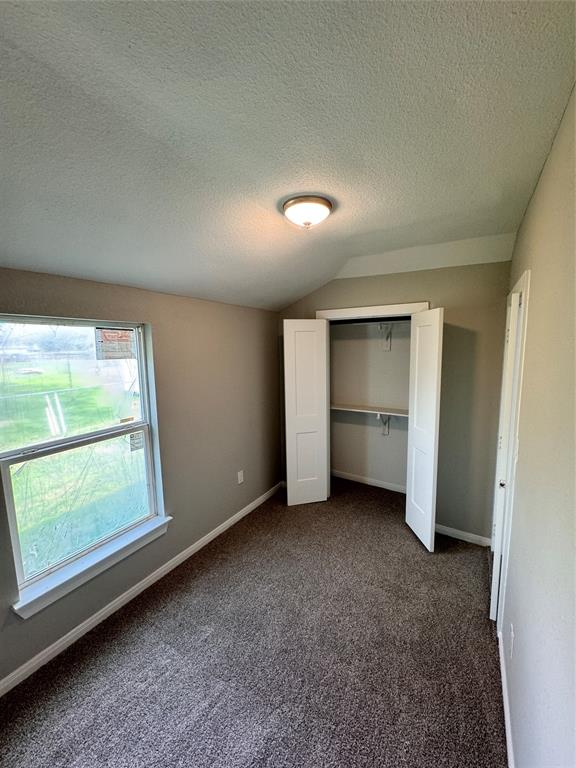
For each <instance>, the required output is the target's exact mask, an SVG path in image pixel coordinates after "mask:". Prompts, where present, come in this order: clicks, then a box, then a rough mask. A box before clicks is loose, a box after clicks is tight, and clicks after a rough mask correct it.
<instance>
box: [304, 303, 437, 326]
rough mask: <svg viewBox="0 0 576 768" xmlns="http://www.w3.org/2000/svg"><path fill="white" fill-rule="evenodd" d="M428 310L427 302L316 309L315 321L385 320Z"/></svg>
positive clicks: (428, 304)
mask: <svg viewBox="0 0 576 768" xmlns="http://www.w3.org/2000/svg"><path fill="white" fill-rule="evenodd" d="M426 309H430V302H429V301H417V302H413V303H412V304H379V305H376V306H372V307H346V308H345V309H318V310H316V320H328V321H329V322H330V321H334V320H379V319H380V318H381V319H382V320H385V319H386V318H387V317H402V316H405V315H413V314H415V313H416V312H424V310H426Z"/></svg>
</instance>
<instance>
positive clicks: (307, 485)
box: [284, 320, 330, 505]
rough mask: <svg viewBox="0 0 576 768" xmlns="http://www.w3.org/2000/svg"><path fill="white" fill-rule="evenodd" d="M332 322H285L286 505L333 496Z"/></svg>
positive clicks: (321, 499) (323, 499) (322, 499)
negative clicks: (330, 432) (330, 423)
mask: <svg viewBox="0 0 576 768" xmlns="http://www.w3.org/2000/svg"><path fill="white" fill-rule="evenodd" d="M328 349H329V347H328V322H327V321H326V320H285V321H284V387H285V404H286V485H287V490H288V504H289V505H292V504H306V503H310V502H314V501H325V500H326V499H327V498H328V493H329V469H330V462H329V440H328V419H329V396H328V390H329V386H328Z"/></svg>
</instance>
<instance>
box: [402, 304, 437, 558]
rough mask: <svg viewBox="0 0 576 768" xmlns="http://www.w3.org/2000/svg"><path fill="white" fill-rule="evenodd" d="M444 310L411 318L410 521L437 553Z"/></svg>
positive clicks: (408, 497) (408, 516) (408, 488)
mask: <svg viewBox="0 0 576 768" xmlns="http://www.w3.org/2000/svg"><path fill="white" fill-rule="evenodd" d="M443 320H444V310H443V309H442V308H439V309H430V310H428V311H426V312H418V313H416V314H414V315H412V329H411V337H410V394H409V407H408V410H409V416H408V472H407V479H406V480H407V481H406V522H407V524H408V525H409V526H410V528H411V529H412V530H413V531H414V533H415V534H416V536H418V538H419V539H420V541H421V542H422V543H423V544H424V546H425V547H426V548H427V549H428V550H429V551H430V552H433V551H434V528H435V524H436V476H437V470H438V425H439V417H440V378H441V369H442V327H443Z"/></svg>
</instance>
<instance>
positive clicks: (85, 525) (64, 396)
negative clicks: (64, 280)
mask: <svg viewBox="0 0 576 768" xmlns="http://www.w3.org/2000/svg"><path fill="white" fill-rule="evenodd" d="M143 334H144V328H143V327H142V326H137V325H126V324H122V323H119V324H108V323H88V322H84V321H67V320H52V319H46V320H44V319H38V318H16V317H0V469H1V474H2V484H3V488H4V495H5V501H6V509H7V513H8V518H9V524H10V532H11V536H12V543H13V550H14V560H15V568H16V574H17V577H18V583H19V587H20V592H21V595H20V597H21V601H22V594H23V593H24V597H26V590H27V589H28V588H31V587H34V589H33V590H30V589H28V592H29V593H30V594H33V595H34V597H35V598H37V597H38V595H41V594H43V589H42V584H44V585H45V586H46V591H49V589H50V588H52V587H54V585H57V586H58V589H59V593H62V583H63V582H64V581H65V580H66V579H67V577H68V576H70V575H74V576H75V577H76V579H77V577H78V574H81V573H82V571H83V570H84V568H83V567H82V566H83V565H85V566H86V568H87V569H90V568H92V569H94V568H95V567H96V566H98V570H102V567H101V566H102V563H101V562H100V555H99V552H102V551H104V550H105V551H106V554H107V556H109V555H110V553H111V552H114V553H116V552H117V551H118V550H119V549H121V548H122V547H123V546H125V545H126V546H127V545H130V547H131V549H133V548H134V542H135V541H136V540H137V538H138V535H139V534H142V535H143V536H144V538H145V539H146V540H145V541H143V543H146V541H147V540H149V538H146V536H148V537H150V536H152V534H153V533H155V534H156V535H157V532H158V526H157V525H156V523H162V522H164V523H165V522H166V521H167V520H168V519H169V518H165V517H164V516H163V515H162V514H159V504H158V500H157V497H156V492H155V471H154V470H155V457H154V451H153V445H152V438H151V425H150V419H149V413H150V405H149V400H148V381H147V369H146V360H145V353H144V344H143ZM156 463H157V459H156ZM161 532H163V531H160V533H161ZM111 542H112V545H111ZM114 542H116V543H117V545H118V546H117V547H115V546H114ZM130 551H131V550H130ZM117 559H118V558H117V557H116V560H117ZM71 565H72V566H73V567H72V568H70V567H69V566H71ZM98 570H97V571H95V572H98ZM85 580H86V578H82V581H85ZM72 586H73V585H72ZM50 602H51V601H50ZM44 603H45V601H44ZM44 603H43V604H44ZM43 604H42V606H41V607H43Z"/></svg>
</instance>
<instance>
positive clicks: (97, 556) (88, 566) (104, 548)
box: [0, 314, 172, 618]
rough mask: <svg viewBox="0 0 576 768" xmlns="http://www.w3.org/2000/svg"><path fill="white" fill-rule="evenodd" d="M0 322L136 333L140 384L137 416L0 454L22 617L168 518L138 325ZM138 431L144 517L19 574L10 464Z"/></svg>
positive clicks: (10, 318) (16, 318) (150, 375)
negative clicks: (145, 499) (32, 571)
mask: <svg viewBox="0 0 576 768" xmlns="http://www.w3.org/2000/svg"><path fill="white" fill-rule="evenodd" d="M0 320H2V321H4V322H12V323H19V324H25V323H29V324H34V325H40V324H46V325H71V326H75V327H78V326H86V327H89V328H112V329H127V330H133V331H134V332H135V334H136V336H135V338H136V345H137V360H138V375H139V383H140V408H141V414H140V418H139V419H138V420H135V421H130V422H126V423H125V424H118V425H113V426H110V427H105V428H103V429H98V430H95V431H93V432H87V433H83V434H81V435H76V436H70V437H62V438H59V439H56V440H47V441H44V442H42V443H38V444H37V445H31V446H26V447H24V448H20V449H12V450H8V451H3V452H0V480H1V483H2V489H3V496H4V504H5V509H6V515H7V518H8V527H9V531H10V539H11V544H12V553H13V565H14V571H15V575H16V580H17V584H18V592H19V596H18V600H17V601H16V602H15V603H14V604H13V606H12V607H13V609H14V611H15V612H16V613H17V614H18V615H20V616H21V617H22V618H28V617H29V616H32V615H33V614H34V613H36V612H37V611H39V610H42V609H43V608H45V607H46V606H48V605H50V603H52V602H54V601H55V600H57V599H59V598H60V597H62V596H64V595H65V594H68V593H69V592H70V591H72V590H73V589H76V587H78V586H80V585H81V584H84V583H85V582H86V581H88V580H89V579H91V578H93V577H94V576H96V575H97V574H98V573H101V572H102V571H103V570H106V569H107V568H109V567H110V566H112V565H114V564H115V563H117V562H119V561H120V560H121V559H123V558H124V557H126V556H127V555H129V554H131V553H132V552H134V551H136V550H137V549H139V548H140V547H143V546H144V545H146V544H148V543H149V542H150V541H153V540H154V539H155V538H157V537H158V536H161V535H162V534H163V533H165V531H166V528H167V526H168V523H169V522H170V520H171V519H172V518H171V517H170V516H168V515H166V512H165V510H164V503H163V493H162V479H161V471H160V451H159V445H158V440H157V415H156V404H155V399H154V370H153V365H152V348H151V334H150V328H149V326H146V325H145V324H143V323H127V322H112V321H101V320H87V319H85V318H60V317H35V316H32V315H8V314H0ZM135 432H142V433H143V435H144V442H145V452H146V464H147V466H146V471H147V488H148V501H149V510H150V513H149V514H148V515H147V516H146V517H144V518H141V519H139V520H137V521H135V522H134V523H132V524H129V525H127V526H125V527H124V528H121V529H120V530H118V531H115V532H114V533H111V534H110V535H109V536H106V537H103V538H102V539H100V540H99V541H97V542H95V543H94V544H92V545H91V546H89V547H87V548H85V549H82V550H80V551H79V552H77V553H74V554H72V555H70V556H69V557H67V558H66V559H65V560H62V561H60V562H59V563H57V564H55V565H53V566H51V567H49V568H46V569H44V570H43V571H41V572H40V573H38V574H35V575H34V576H31V577H29V578H28V579H26V578H25V576H24V568H23V562H22V553H21V549H20V537H19V535H18V524H17V518H16V507H15V503H14V496H13V491H12V481H11V476H10V466H11V465H12V464H18V463H20V462H22V461H26V460H27V459H36V458H41V457H44V456H51V455H54V454H56V453H62V452H63V451H67V450H70V449H73V448H79V447H82V446H85V445H93V444H95V443H99V442H102V441H104V440H110V439H112V438H115V437H121V436H123V435H130V434H133V433H135Z"/></svg>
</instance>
